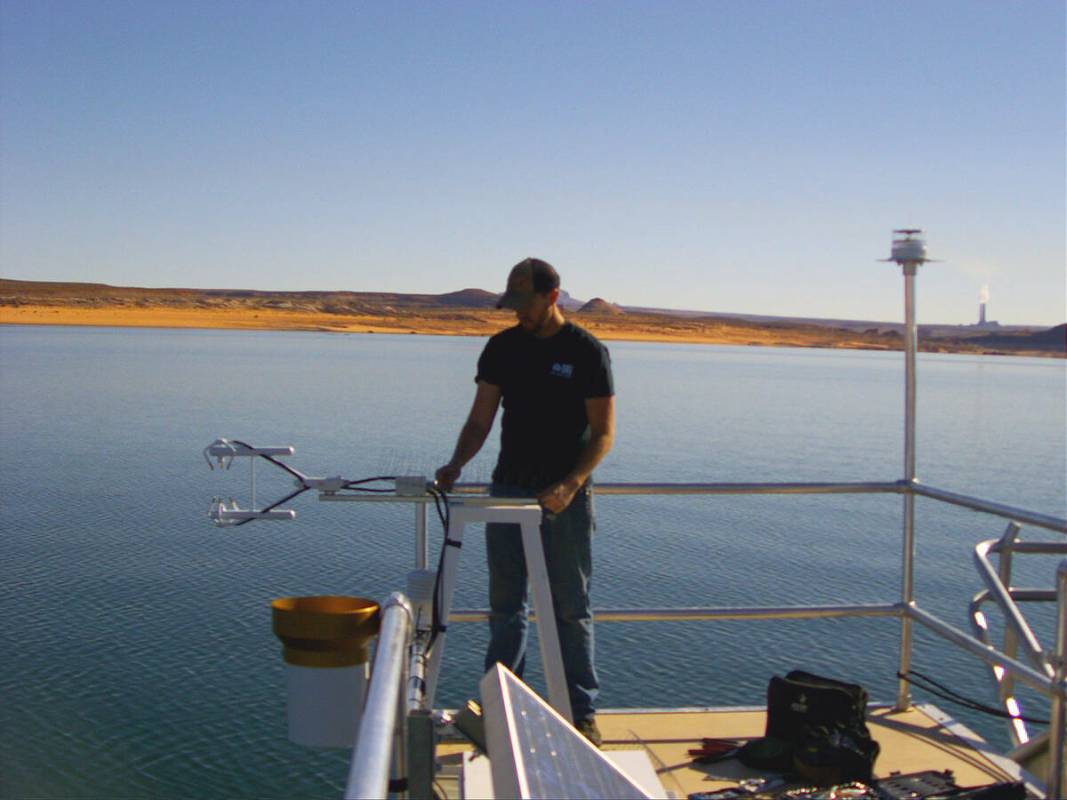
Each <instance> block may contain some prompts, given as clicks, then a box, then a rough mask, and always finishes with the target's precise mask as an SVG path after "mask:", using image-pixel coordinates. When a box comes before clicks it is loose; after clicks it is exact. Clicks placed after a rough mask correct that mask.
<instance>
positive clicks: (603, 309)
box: [578, 297, 626, 316]
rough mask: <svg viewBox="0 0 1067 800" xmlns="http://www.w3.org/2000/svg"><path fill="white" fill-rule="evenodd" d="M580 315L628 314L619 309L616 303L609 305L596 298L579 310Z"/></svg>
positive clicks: (605, 301)
mask: <svg viewBox="0 0 1067 800" xmlns="http://www.w3.org/2000/svg"><path fill="white" fill-rule="evenodd" d="M578 313H579V314H613V315H616V316H617V315H619V314H625V313H626V312H625V311H623V310H622V309H621V308H619V307H618V306H617V305H615V304H614V303H609V302H608V301H607V300H604V299H603V298H600V297H594V298H593V299H592V300H590V301H589V302H588V303H586V304H585V305H584V306H582V307H581V308H579V309H578Z"/></svg>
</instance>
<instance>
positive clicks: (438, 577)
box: [426, 486, 452, 653]
mask: <svg viewBox="0 0 1067 800" xmlns="http://www.w3.org/2000/svg"><path fill="white" fill-rule="evenodd" d="M426 491H427V492H429V493H430V496H431V497H433V504H434V508H436V509H437V517H438V519H440V520H441V527H442V528H443V529H444V536H443V537H442V540H441V552H440V554H439V555H438V557H437V571H436V574H435V575H434V579H433V604H432V608H433V614H432V623H431V629H430V641H429V642H427V644H426V652H427V653H429V652H430V651H431V650H432V649H433V646H434V643H435V642H436V641H437V636H438V634H440V633H444V632H445V630H447V629H448V626H447V625H446V624H443V621H442V619H441V607H442V606H443V605H444V600H443V598H442V597H441V592H442V589H443V580H442V573H443V572H444V567H445V553H447V552H448V546H449V545H450V544H452V540H451V539H449V529H450V527H451V522H452V514H451V511H450V509H449V505H448V495H447V494H446V493H445V492H444V491H442V490H441V489H438V488H437V487H436V486H429V487H427V489H426ZM442 506H443V507H444V508H443V510H442Z"/></svg>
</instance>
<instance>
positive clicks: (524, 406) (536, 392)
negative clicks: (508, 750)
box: [437, 258, 615, 746]
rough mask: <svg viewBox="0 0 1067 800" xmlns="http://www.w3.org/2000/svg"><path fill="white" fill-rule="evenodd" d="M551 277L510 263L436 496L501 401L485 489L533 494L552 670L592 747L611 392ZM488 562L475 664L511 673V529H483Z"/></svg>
mask: <svg viewBox="0 0 1067 800" xmlns="http://www.w3.org/2000/svg"><path fill="white" fill-rule="evenodd" d="M558 299H559V275H558V274H557V273H556V270H555V269H553V267H552V265H551V264H549V263H547V262H545V261H542V260H541V259H538V258H527V259H526V260H524V261H521V262H519V263H518V264H516V265H515V267H513V268H512V270H511V274H510V275H509V276H508V285H507V290H506V291H505V293H504V296H503V297H501V298H500V302H499V303H497V308H510V309H512V310H513V311H514V312H515V316H516V318H517V320H518V324H517V325H515V326H514V327H512V328H508V329H507V330H504V331H501V332H500V333H498V334H496V335H495V336H493V337H491V338H490V339H489V341H488V342H487V343H486V345H485V349H484V350H483V351H482V354H481V357H480V358H479V359H478V374H477V377H476V378H475V380H476V382H477V385H478V388H477V391H476V394H475V397H474V405H473V406H472V407H471V410H470V414H469V416H468V417H467V422H466V424H464V426H463V430H462V431H461V432H460V435H459V440H458V441H457V442H456V449H455V452H454V453H453V455H452V460H451V461H449V462H448V463H447V464H445V465H444V466H443V467H441V468H440V469H439V470H437V483H438V485H439V486H440V487H441V488H442V489H444V490H445V491H448V490H450V489H451V488H452V485H453V484H454V483H455V482H456V480H458V479H459V475H460V471H461V470H462V469H463V466H464V465H465V464H466V463H467V462H468V461H470V460H471V459H472V458H474V456H475V455H476V454H477V453H478V451H479V450H480V449H481V447H482V444H483V443H484V442H485V439H486V437H487V436H488V435H489V431H490V429H491V428H492V426H493V419H494V418H495V417H496V411H497V406H499V405H500V403H501V401H503V405H504V418H503V422H502V425H501V434H500V457H499V459H498V460H497V464H496V469H494V470H493V484H492V488H491V494H493V495H494V496H497V497H536V498H537V501H538V502H539V503H540V504H541V506H542V507H543V508H544V512H545V513H544V515H543V519H542V522H541V538H542V541H543V542H544V547H545V561H546V563H547V566H548V575H549V581H550V583H551V588H552V604H553V606H554V607H555V612H556V624H557V626H558V628H559V640H560V649H561V651H562V656H563V669H564V672H565V674H566V678H567V689H568V693H569V694H570V701H571V708H572V710H573V712H574V724H575V727H576V728H577V729H578V730H579V731H581V732H582V733H583V734H584V735H585V736H586V738H588V739H589V740H590V741H592V742H593V743H594V744H596V745H597V746H599V745H600V741H601V737H600V731H599V730H598V729H597V725H596V719H595V717H594V714H595V710H596V709H595V702H596V696H597V690H598V687H599V684H598V682H597V676H596V669H595V668H594V666H593V613H592V606H591V604H590V600H589V584H590V579H591V577H592V555H591V544H592V534H593V530H594V527H595V523H594V520H593V497H592V481H591V476H592V472H593V469H594V468H595V467H596V465H597V464H599V463H600V461H601V459H603V458H604V456H605V455H606V454H607V452H608V450H610V449H611V444H612V440H613V438H614V435H615V405H614V394H615V390H614V385H613V381H612V375H611V360H610V358H609V355H608V350H607V348H606V347H604V345H602V344H601V343H600V342H599V341H598V340H597V339H596V338H595V337H594V336H593V335H592V334H590V333H588V332H587V331H585V330H583V329H582V328H579V327H578V326H577V325H575V324H574V323H571V322H567V321H566V320H565V319H564V318H563V314H562V312H561V311H560V309H559V306H558V305H557V301H558ZM485 534H486V555H487V558H488V562H489V611H490V614H489V632H490V640H489V649H488V652H487V653H486V656H485V668H486V669H487V670H488V669H490V668H491V667H492V666H493V664H495V663H497V662H500V663H501V664H503V665H504V666H506V667H508V668H509V669H510V670H512V671H513V672H514V673H515V674H516V675H519V676H520V677H521V676H522V673H523V668H524V666H525V662H526V629H527V620H526V615H527V609H528V605H527V600H526V583H527V575H526V558H525V556H524V555H523V549H522V537H521V534H520V532H519V526H518V525H513V524H510V525H509V524H499V523H491V524H488V525H486V528H485Z"/></svg>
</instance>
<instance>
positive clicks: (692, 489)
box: [452, 481, 908, 495]
mask: <svg viewBox="0 0 1067 800" xmlns="http://www.w3.org/2000/svg"><path fill="white" fill-rule="evenodd" d="M489 488H490V484H488V483H457V484H456V485H455V486H454V487H453V488H452V493H453V494H461V495H480V494H488V493H489ZM906 491H908V487H907V484H905V483H904V482H902V481H852V482H831V483H826V482H822V483H797V482H768V483H594V484H593V493H594V494H600V495H608V494H613V495H614V494H622V495H627V494H630V495H632V494H657V495H660V494H661V495H674V494H709V495H716V494H717V495H732V494H737V495H747V494H879V493H894V494H900V493H902V492H906Z"/></svg>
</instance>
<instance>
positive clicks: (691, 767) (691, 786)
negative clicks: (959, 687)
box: [437, 705, 1041, 798]
mask: <svg viewBox="0 0 1067 800" xmlns="http://www.w3.org/2000/svg"><path fill="white" fill-rule="evenodd" d="M597 721H598V724H599V727H600V731H601V733H602V734H603V737H604V745H603V748H602V749H603V750H605V751H611V750H635V749H636V750H643V751H644V752H645V753H646V754H647V755H648V758H649V760H650V761H651V763H652V766H653V768H654V769H655V771H656V774H657V777H658V778H659V780H660V782H661V783H662V784H663V788H664V790H666V792H667V793H668V795H667V796H673V797H675V798H685V797H687V796H688V795H690V794H693V793H695V792H712V791H716V790H719V789H725V788H729V787H731V786H735V785H737V784H738V782H739V781H742V780H745V779H748V778H761V777H767V774H766V773H761V772H758V771H756V770H752V769H749V768H747V767H745V766H744V765H742V764H741V763H740V762H739V761H737V760H736V759H728V760H724V761H719V762H714V763H710V764H701V763H695V762H694V760H693V757H692V756H690V755H689V754H688V751H689V749H690V748H698V747H700V744H701V740H702V739H703V738H704V737H712V738H732V739H755V738H759V737H760V736H762V735H763V730H764V724H765V721H766V712H765V710H764V709H755V708H747V709H684V710H616V711H610V710H609V711H601V712H599V713H598V714H597ZM868 727H869V728H870V731H871V736H872V737H873V738H874V739H875V740H876V741H877V742H878V743H879V745H881V753H880V755H879V756H878V760H877V762H876V764H875V775H876V777H878V778H887V777H889V776H890V775H892V774H894V773H904V774H906V773H911V772H921V771H925V770H934V771H938V772H943V771H945V770H951V771H952V774H953V776H954V779H955V781H956V783H957V784H958V785H960V786H980V785H983V784H989V783H996V782H1001V781H1019V780H1023V781H1026V782H1027V784H1028V788H1029V789H1030V790H1031V792H1032V793H1033V794H1034V796H1041V795H1040V794H1039V792H1038V789H1037V787H1038V786H1039V785H1040V784H1037V783H1036V782H1035V781H1034V779H1033V777H1032V776H1030V775H1028V774H1026V773H1025V772H1024V771H1023V770H1022V769H1021V768H1020V767H1019V766H1018V765H1017V764H1015V763H1014V762H1013V761H1010V760H1009V759H1007V758H1005V757H1004V756H1001V755H999V754H997V753H996V752H995V751H993V750H992V748H991V747H990V746H989V745H988V744H987V743H986V742H985V741H984V740H982V739H981V738H980V737H979V736H978V735H977V734H975V733H973V732H972V731H970V730H969V729H967V728H965V727H964V726H963V725H961V724H959V723H957V722H955V721H954V720H952V719H951V718H950V717H948V716H947V715H945V714H944V713H942V712H941V711H940V710H939V709H937V708H936V707H935V706H932V705H917V706H915V707H913V708H912V709H910V710H909V711H905V712H899V713H896V712H893V711H892V709H889V708H877V709H873V710H871V712H870V713H869V714H868ZM469 750H471V747H470V745H469V744H466V743H464V742H457V741H443V742H441V743H440V744H439V745H438V748H437V755H438V760H439V762H440V763H441V765H442V770H441V772H440V773H439V775H438V787H439V791H443V792H445V793H446V795H447V796H448V797H449V798H459V797H460V796H461V790H460V772H461V764H462V760H463V753H464V752H465V751H469Z"/></svg>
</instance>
